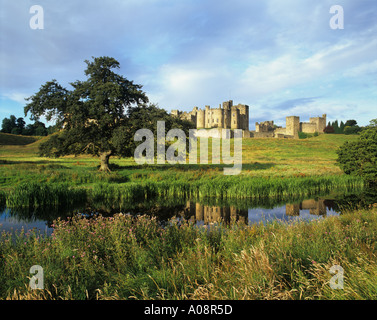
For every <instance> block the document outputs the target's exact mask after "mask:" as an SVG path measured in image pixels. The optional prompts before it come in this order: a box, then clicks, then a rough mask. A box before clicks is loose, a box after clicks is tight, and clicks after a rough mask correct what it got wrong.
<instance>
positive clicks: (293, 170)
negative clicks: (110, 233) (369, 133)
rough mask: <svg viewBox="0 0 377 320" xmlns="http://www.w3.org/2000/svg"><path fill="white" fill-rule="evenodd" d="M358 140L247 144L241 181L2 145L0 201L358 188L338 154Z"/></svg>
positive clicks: (216, 168)
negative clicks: (105, 168)
mask: <svg viewBox="0 0 377 320" xmlns="http://www.w3.org/2000/svg"><path fill="white" fill-rule="evenodd" d="M6 138H9V135H7V136H6ZM356 138H357V137H356V136H345V135H320V136H318V137H312V138H310V139H304V140H289V139H244V140H243V152H242V155H243V164H242V172H241V174H239V175H234V176H225V175H224V172H223V167H224V166H223V165H211V164H207V165H205V164H204V165H201V164H197V165H190V164H181V165H169V164H166V165H137V164H136V163H135V162H134V161H133V159H132V158H126V159H119V158H116V157H113V158H111V160H110V163H111V164H112V166H113V171H112V172H111V173H110V174H107V173H101V172H98V170H97V167H98V165H99V160H98V158H95V157H90V156H79V157H73V156H67V157H63V158H59V159H51V158H41V157H38V155H37V152H38V145H39V144H40V143H41V141H43V139H45V138H42V139H38V140H36V141H35V142H33V143H31V144H27V145H25V144H24V141H20V144H19V145H2V146H0V193H3V195H1V194H0V202H1V198H3V199H4V198H5V199H6V200H5V201H6V202H7V204H8V206H13V205H15V204H18V205H20V206H28V205H29V204H31V203H32V204H33V205H38V201H40V200H38V199H42V198H43V199H44V200H43V202H44V203H46V202H47V203H55V204H56V205H58V204H59V199H62V198H64V196H62V197H59V194H62V195H64V194H70V195H71V196H70V198H71V199H75V195H74V194H75V191H76V192H77V194H78V195H77V194H76V198H77V197H79V196H82V195H83V194H84V193H85V194H86V195H85V197H87V198H94V197H97V198H98V197H101V196H102V197H106V198H107V199H108V200H109V201H123V198H130V197H134V196H135V195H138V196H139V197H141V198H149V197H154V196H167V197H176V196H189V197H192V196H195V197H218V198H249V197H250V198H259V197H288V196H292V195H312V194H316V193H318V192H327V191H329V190H332V189H334V188H342V189H347V188H355V187H356V188H358V187H362V186H363V181H362V180H361V179H360V178H358V177H349V176H346V175H344V174H343V173H342V172H341V171H340V169H339V168H338V167H337V166H336V163H335V161H336V153H335V150H336V149H337V147H338V146H340V145H341V144H342V143H344V141H346V140H354V139H356ZM2 139H3V140H4V137H3V138H2ZM210 145H211V144H210ZM210 151H211V150H210ZM210 154H211V153H210ZM209 163H210V162H209ZM52 186H53V187H52ZM48 190H50V192H48ZM101 194H102V195H101ZM49 197H52V198H51V200H48V198H49ZM63 202H64V201H63ZM40 205H42V204H40Z"/></svg>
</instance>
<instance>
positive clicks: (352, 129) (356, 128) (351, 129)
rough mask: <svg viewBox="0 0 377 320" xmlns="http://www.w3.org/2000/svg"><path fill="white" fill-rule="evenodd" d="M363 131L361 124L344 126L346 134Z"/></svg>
mask: <svg viewBox="0 0 377 320" xmlns="http://www.w3.org/2000/svg"><path fill="white" fill-rule="evenodd" d="M360 131H361V128H360V127H359V126H352V127H350V126H345V127H344V134H358V133H359V132H360Z"/></svg>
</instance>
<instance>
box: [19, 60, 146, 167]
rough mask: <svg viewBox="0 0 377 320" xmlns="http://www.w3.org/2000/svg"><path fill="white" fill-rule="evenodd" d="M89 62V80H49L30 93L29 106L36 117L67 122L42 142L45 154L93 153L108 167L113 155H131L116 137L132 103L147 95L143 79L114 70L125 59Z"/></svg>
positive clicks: (34, 118) (144, 101)
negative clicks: (64, 83) (65, 84)
mask: <svg viewBox="0 0 377 320" xmlns="http://www.w3.org/2000/svg"><path fill="white" fill-rule="evenodd" d="M85 62H86V64H87V68H86V70H85V74H86V76H87V80H86V81H76V82H73V83H71V86H72V87H73V89H72V90H68V89H66V88H64V87H62V86H61V85H60V84H59V83H58V82H57V81H56V80H52V81H49V82H47V83H46V84H44V85H43V86H42V87H41V88H40V90H39V91H38V92H37V93H36V94H35V95H33V96H31V97H29V98H28V99H27V100H28V101H30V102H29V103H28V104H27V105H26V106H25V110H24V111H25V115H27V114H28V113H29V112H30V113H31V119H32V120H38V119H39V117H41V116H42V115H43V116H44V117H46V119H47V120H48V121H50V120H55V121H56V124H57V126H59V127H61V128H63V130H61V131H59V132H58V133H57V134H54V135H52V136H51V137H50V138H49V139H48V140H47V141H46V142H45V143H43V144H41V146H40V154H41V155H44V156H54V157H59V156H63V155H68V154H75V155H77V154H82V153H90V154H93V155H96V156H99V157H100V159H101V165H100V170H101V171H109V158H110V156H112V155H119V156H124V155H129V149H126V148H120V147H119V145H120V143H119V137H117V133H119V130H120V129H119V128H120V127H122V126H127V121H128V120H127V109H128V108H130V107H135V106H137V105H141V104H145V103H147V102H148V98H147V96H146V95H145V93H144V92H143V91H142V86H141V85H138V84H134V83H133V81H130V80H127V79H126V78H125V77H123V76H121V75H119V74H118V73H116V72H115V71H116V70H117V69H119V67H120V65H119V62H118V61H117V60H115V59H114V58H111V57H99V58H94V57H93V61H88V60H86V61H85ZM114 142H116V143H114ZM122 146H124V144H123V145H122Z"/></svg>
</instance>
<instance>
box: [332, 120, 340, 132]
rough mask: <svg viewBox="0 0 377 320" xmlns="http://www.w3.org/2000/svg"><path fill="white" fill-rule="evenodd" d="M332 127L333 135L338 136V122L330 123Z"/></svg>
mask: <svg viewBox="0 0 377 320" xmlns="http://www.w3.org/2000/svg"><path fill="white" fill-rule="evenodd" d="M332 127H333V128H334V133H336V134H338V133H339V124H338V120H335V121H334V122H333V123H332Z"/></svg>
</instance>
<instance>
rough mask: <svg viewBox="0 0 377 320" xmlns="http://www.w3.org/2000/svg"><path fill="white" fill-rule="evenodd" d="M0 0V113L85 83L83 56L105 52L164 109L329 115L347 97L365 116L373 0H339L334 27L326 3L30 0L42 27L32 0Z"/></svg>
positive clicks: (376, 53) (371, 74)
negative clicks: (232, 106)
mask: <svg viewBox="0 0 377 320" xmlns="http://www.w3.org/2000/svg"><path fill="white" fill-rule="evenodd" d="M1 3H2V11H1V12H0V15H1V21H0V27H1V30H2V31H1V32H0V41H1V45H2V46H1V48H0V97H3V99H2V100H0V104H1V105H0V107H2V109H5V104H6V103H8V102H12V101H13V102H14V103H18V104H19V109H20V110H22V106H23V105H24V101H23V98H25V97H28V96H30V95H32V94H33V93H35V92H36V91H37V90H38V89H39V87H40V86H41V85H42V84H43V83H45V82H46V81H49V80H51V79H54V78H55V79H57V80H58V81H59V82H60V83H61V84H62V85H64V86H67V87H69V82H72V81H75V80H77V79H84V78H85V75H84V69H85V67H86V65H85V63H84V60H85V59H91V57H92V56H101V55H106V56H112V57H114V58H116V59H117V60H118V61H119V62H120V63H121V69H120V72H121V73H122V74H124V75H125V76H126V77H127V78H128V79H130V80H134V81H135V82H136V83H140V84H143V85H144V87H143V88H144V90H145V91H146V92H147V94H148V95H149V97H150V100H151V101H152V102H155V103H158V104H159V105H160V106H161V107H164V108H166V109H167V110H171V109H174V108H178V107H179V108H181V109H183V110H190V109H192V107H194V106H198V107H204V105H206V104H209V105H211V106H217V105H218V104H219V103H221V102H223V101H225V100H229V99H232V100H234V102H235V103H246V104H248V105H250V107H251V118H253V117H254V118H255V117H264V116H266V117H267V116H270V117H275V116H277V117H283V116H279V113H278V112H276V109H279V108H281V109H279V110H280V111H281V113H285V111H286V110H287V111H288V112H300V108H301V107H302V108H303V109H302V110H304V108H307V107H308V106H310V107H311V108H313V109H312V111H313V112H314V113H318V112H322V110H324V109H326V108H327V110H325V111H327V113H328V114H329V115H331V114H336V113H338V112H339V110H340V107H339V106H341V105H343V106H344V105H345V103H346V102H347V101H351V103H352V105H353V112H354V116H353V118H357V116H358V115H359V114H358V113H359V112H361V111H359V110H366V108H365V106H368V107H369V108H370V110H366V111H365V114H363V115H361V114H360V117H361V116H362V117H363V118H366V117H368V116H369V117H372V116H373V115H372V110H373V108H371V106H372V100H373V99H376V89H375V85H376V77H375V72H376V61H377V60H376V59H377V39H376V37H375V35H376V32H377V22H376V19H375V17H376V15H377V7H376V6H375V0H364V1H351V0H339V1H338V3H337V4H339V5H342V6H343V7H344V12H345V28H344V30H332V29H331V28H330V27H329V20H330V18H331V14H330V13H329V8H330V7H331V6H332V5H333V4H334V3H333V1H332V0H323V1H320V2H313V1H309V0H300V1H297V0H287V1H279V0H266V1H243V0H234V1H220V2H219V1H214V0H200V1H199V0H193V1H180V0H177V1H171V0H128V1H121V0H113V1H111V2H110V3H109V2H106V1H105V2H104V1H96V0H91V1H89V0H82V1H74V0H67V1H64V3H62V4H59V5H58V4H57V3H55V2H51V1H47V0H40V1H39V2H38V4H39V5H41V6H42V7H43V8H44V15H45V24H44V25H45V29H44V30H31V29H30V27H29V19H30V17H31V15H30V13H29V8H30V6H31V5H32V4H31V2H30V1H27V0H18V1H4V0H3V1H2V2H1ZM345 97H346V98H345ZM305 99H309V100H305ZM310 99H315V100H313V101H310ZM290 103H292V104H293V105H295V106H296V109H294V108H293V107H290V106H289V104H290ZM12 105H14V104H12ZM267 108H271V109H267ZM346 109H347V108H346ZM346 112H347V113H344V116H348V115H350V113H351V112H352V108H350V109H349V110H348V109H347V111H346ZM284 116H285V115H284Z"/></svg>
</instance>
